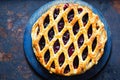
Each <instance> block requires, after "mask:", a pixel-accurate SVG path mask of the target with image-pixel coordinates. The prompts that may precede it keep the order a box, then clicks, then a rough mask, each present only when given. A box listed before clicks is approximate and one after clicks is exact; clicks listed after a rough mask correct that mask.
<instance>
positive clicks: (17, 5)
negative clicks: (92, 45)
mask: <svg viewBox="0 0 120 80" xmlns="http://www.w3.org/2000/svg"><path fill="white" fill-rule="evenodd" d="M48 1H49V0H39V1H38V0H35V1H32V0H31V1H30V0H27V1H23V0H22V1H20V0H17V1H16V0H11V1H7V0H1V1H0V80H42V79H41V77H40V76H39V75H38V74H36V72H35V71H34V70H33V69H32V68H31V67H30V65H29V64H28V62H27V60H26V58H25V55H24V50H23V35H24V31H25V25H26V23H27V22H28V20H29V18H30V16H31V15H32V14H33V13H34V12H35V10H37V9H38V8H39V7H40V6H42V5H44V4H45V3H47V2H48ZM85 1H86V2H88V3H90V4H92V5H93V6H94V7H96V8H97V9H99V10H100V11H101V12H102V14H103V15H104V17H105V19H106V20H107V22H108V24H109V26H110V29H111V33H112V51H111V57H110V59H109V61H108V63H107V65H106V66H105V67H104V69H103V70H102V71H101V72H100V73H98V74H97V75H96V76H95V77H94V78H93V79H92V80H120V77H119V76H120V65H119V64H120V48H119V45H120V37H119V34H120V24H119V23H120V5H119V4H120V1H119V0H104V1H103V0H99V1H98V0H85Z"/></svg>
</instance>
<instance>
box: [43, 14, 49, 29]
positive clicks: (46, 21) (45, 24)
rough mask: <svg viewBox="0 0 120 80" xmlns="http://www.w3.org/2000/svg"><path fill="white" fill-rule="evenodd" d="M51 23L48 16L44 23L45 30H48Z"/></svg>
mask: <svg viewBox="0 0 120 80" xmlns="http://www.w3.org/2000/svg"><path fill="white" fill-rule="evenodd" d="M49 22H50V19H49V15H47V17H46V18H45V20H44V23H43V25H44V28H46V27H47V26H48V24H49Z"/></svg>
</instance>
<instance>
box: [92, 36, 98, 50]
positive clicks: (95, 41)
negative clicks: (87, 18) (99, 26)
mask: <svg viewBox="0 0 120 80" xmlns="http://www.w3.org/2000/svg"><path fill="white" fill-rule="evenodd" d="M96 44H97V38H95V39H94V41H93V43H92V51H94V49H95V47H96Z"/></svg>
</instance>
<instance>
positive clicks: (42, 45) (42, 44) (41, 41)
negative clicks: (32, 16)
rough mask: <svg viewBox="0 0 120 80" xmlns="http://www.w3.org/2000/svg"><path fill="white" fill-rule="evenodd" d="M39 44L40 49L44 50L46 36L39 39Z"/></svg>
mask: <svg viewBox="0 0 120 80" xmlns="http://www.w3.org/2000/svg"><path fill="white" fill-rule="evenodd" d="M39 46H40V50H42V49H43V48H44V47H45V38H44V36H42V37H41V39H40V41H39Z"/></svg>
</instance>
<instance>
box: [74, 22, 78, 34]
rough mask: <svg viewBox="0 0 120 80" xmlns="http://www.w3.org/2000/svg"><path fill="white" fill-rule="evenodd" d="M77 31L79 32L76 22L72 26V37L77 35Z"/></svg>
mask: <svg viewBox="0 0 120 80" xmlns="http://www.w3.org/2000/svg"><path fill="white" fill-rule="evenodd" d="M78 31H79V24H78V22H76V23H75V24H74V26H73V33H74V35H76V34H77V33H78Z"/></svg>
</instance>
